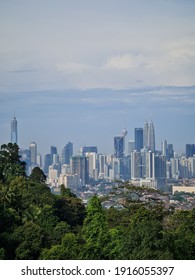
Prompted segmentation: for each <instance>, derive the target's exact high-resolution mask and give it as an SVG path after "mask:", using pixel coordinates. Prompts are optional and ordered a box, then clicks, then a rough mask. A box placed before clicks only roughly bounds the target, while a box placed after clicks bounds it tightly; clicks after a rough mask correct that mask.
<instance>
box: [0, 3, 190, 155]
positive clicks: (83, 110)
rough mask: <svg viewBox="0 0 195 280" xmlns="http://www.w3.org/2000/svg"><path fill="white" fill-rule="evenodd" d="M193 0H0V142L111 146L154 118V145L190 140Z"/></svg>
mask: <svg viewBox="0 0 195 280" xmlns="http://www.w3.org/2000/svg"><path fill="white" fill-rule="evenodd" d="M194 15H195V1H194V0H147V1H146V0H69V1H68V0H33V1H32V0H0V143H1V144H2V143H7V142H9V141H10V121H11V118H12V115H13V114H14V113H15V114H16V117H17V119H18V134H19V145H20V146H21V147H23V148H26V147H28V146H29V143H30V142H31V141H36V142H37V144H38V149H39V151H40V152H41V153H43V154H44V153H47V152H48V151H49V148H50V146H51V145H56V146H57V147H58V149H59V152H61V149H62V146H63V145H65V144H66V143H67V142H68V141H72V142H73V143H74V144H75V149H74V151H75V153H76V152H77V150H78V148H79V147H80V146H83V145H97V146H98V147H99V152H102V153H112V152H113V137H114V136H115V135H118V134H120V133H121V131H122V129H123V128H124V127H126V128H127V130H128V135H127V140H129V139H133V137H134V127H140V126H143V125H144V122H145V120H146V119H148V120H149V119H150V118H152V119H153V122H154V126H155V131H156V142H157V147H160V142H161V140H163V139H167V141H168V142H169V143H173V144H174V146H175V149H176V150H178V151H182V150H184V147H185V144H186V143H195V109H194V108H195V87H193V85H195V16H194Z"/></svg>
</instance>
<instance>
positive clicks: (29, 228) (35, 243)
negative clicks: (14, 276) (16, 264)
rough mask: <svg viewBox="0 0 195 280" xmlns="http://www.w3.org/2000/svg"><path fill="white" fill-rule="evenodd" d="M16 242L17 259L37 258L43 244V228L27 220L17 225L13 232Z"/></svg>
mask: <svg viewBox="0 0 195 280" xmlns="http://www.w3.org/2000/svg"><path fill="white" fill-rule="evenodd" d="M13 238H14V240H15V242H16V243H17V248H16V252H15V253H16V257H15V258H16V259H17V260H36V259H38V257H39V255H40V252H41V248H42V247H43V245H44V241H45V240H44V232H43V229H42V228H41V227H40V226H38V225H37V224H34V223H32V222H27V223H25V224H24V225H22V226H20V227H18V228H17V229H16V230H15V231H14V234H13Z"/></svg>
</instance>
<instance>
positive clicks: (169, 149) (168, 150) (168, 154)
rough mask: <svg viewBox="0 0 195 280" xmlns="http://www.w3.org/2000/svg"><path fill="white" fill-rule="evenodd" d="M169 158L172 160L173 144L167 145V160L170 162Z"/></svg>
mask: <svg viewBox="0 0 195 280" xmlns="http://www.w3.org/2000/svg"><path fill="white" fill-rule="evenodd" d="M171 158H174V149H173V144H167V160H168V161H170V159H171Z"/></svg>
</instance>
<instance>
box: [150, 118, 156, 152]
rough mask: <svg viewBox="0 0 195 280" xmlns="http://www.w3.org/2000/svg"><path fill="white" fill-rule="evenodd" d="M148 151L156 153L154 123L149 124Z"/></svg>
mask: <svg viewBox="0 0 195 280" xmlns="http://www.w3.org/2000/svg"><path fill="white" fill-rule="evenodd" d="M148 149H149V150H150V151H152V152H155V133H154V124H153V122H152V121H150V122H149V124H148Z"/></svg>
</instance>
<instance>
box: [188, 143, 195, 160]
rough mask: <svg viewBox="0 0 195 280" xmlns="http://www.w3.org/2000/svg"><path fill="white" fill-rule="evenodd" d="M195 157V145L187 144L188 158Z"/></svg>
mask: <svg viewBox="0 0 195 280" xmlns="http://www.w3.org/2000/svg"><path fill="white" fill-rule="evenodd" d="M193 155H195V144H186V157H187V158H189V157H193Z"/></svg>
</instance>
